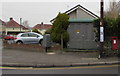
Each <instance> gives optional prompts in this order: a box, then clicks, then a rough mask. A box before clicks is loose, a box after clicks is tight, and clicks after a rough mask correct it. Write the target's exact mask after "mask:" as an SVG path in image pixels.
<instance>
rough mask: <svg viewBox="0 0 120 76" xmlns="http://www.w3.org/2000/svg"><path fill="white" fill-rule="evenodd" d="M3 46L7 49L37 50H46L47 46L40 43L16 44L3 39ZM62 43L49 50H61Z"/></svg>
mask: <svg viewBox="0 0 120 76" xmlns="http://www.w3.org/2000/svg"><path fill="white" fill-rule="evenodd" d="M3 48H7V49H20V50H35V51H45V47H43V46H41V45H40V44H16V43H8V41H6V40H4V41H3ZM60 49H61V48H60V45H52V46H51V47H50V48H49V50H60Z"/></svg>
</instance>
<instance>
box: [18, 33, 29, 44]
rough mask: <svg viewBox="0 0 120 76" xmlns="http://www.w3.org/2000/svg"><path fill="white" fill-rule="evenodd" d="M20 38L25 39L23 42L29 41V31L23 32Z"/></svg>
mask: <svg viewBox="0 0 120 76" xmlns="http://www.w3.org/2000/svg"><path fill="white" fill-rule="evenodd" d="M20 39H21V40H22V41H23V43H29V37H28V33H24V34H22V35H21V37H20Z"/></svg>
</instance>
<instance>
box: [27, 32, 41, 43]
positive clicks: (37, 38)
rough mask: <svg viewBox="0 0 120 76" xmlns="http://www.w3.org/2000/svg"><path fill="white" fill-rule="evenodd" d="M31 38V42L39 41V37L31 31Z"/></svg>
mask: <svg viewBox="0 0 120 76" xmlns="http://www.w3.org/2000/svg"><path fill="white" fill-rule="evenodd" d="M29 39H30V42H31V43H38V41H39V37H38V36H37V34H34V33H29Z"/></svg>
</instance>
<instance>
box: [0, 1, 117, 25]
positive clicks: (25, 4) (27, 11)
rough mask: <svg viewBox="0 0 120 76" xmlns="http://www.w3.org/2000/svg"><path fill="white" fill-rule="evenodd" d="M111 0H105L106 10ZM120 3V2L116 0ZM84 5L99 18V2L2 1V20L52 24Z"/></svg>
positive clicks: (0, 17)
mask: <svg viewBox="0 0 120 76" xmlns="http://www.w3.org/2000/svg"><path fill="white" fill-rule="evenodd" d="M109 1H110V0H105V10H106V9H107V8H108V4H109ZM116 1H119V0H116ZM78 4H80V5H82V6H83V7H85V8H87V9H88V10H90V11H91V12H93V13H95V14H97V15H98V16H99V12H100V1H99V0H89V1H88V0H2V1H1V2H0V9H1V10H0V12H1V13H2V14H1V13H0V19H2V20H3V21H5V22H7V21H9V18H10V17H13V19H14V20H15V21H17V22H18V23H20V18H22V21H25V20H28V22H29V25H30V26H34V25H36V24H40V23H41V22H43V23H44V24H50V20H51V19H53V18H54V17H56V15H57V14H58V13H59V12H61V13H63V12H65V11H67V10H68V9H70V8H72V7H74V6H76V5H78Z"/></svg>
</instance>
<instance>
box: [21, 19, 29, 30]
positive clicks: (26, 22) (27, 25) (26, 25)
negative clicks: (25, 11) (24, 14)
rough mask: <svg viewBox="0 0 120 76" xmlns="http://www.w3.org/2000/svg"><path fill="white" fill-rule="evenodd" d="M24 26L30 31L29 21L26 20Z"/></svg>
mask: <svg viewBox="0 0 120 76" xmlns="http://www.w3.org/2000/svg"><path fill="white" fill-rule="evenodd" d="M22 25H23V26H24V27H26V28H28V29H30V26H29V23H28V21H27V20H26V21H23V23H22Z"/></svg>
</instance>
